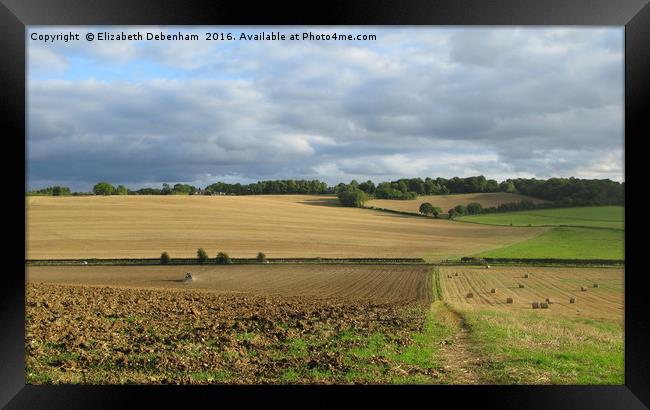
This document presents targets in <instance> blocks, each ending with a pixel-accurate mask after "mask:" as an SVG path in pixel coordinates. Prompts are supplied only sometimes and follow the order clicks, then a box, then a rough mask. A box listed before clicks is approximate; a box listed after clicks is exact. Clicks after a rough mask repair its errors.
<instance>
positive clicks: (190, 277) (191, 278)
mask: <svg viewBox="0 0 650 410" xmlns="http://www.w3.org/2000/svg"><path fill="white" fill-rule="evenodd" d="M192 281H194V276H193V275H192V272H187V273H186V274H185V282H192Z"/></svg>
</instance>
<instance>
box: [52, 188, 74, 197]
mask: <svg viewBox="0 0 650 410" xmlns="http://www.w3.org/2000/svg"><path fill="white" fill-rule="evenodd" d="M61 195H70V188H68V187H67V186H58V185H55V186H53V187H52V196H61Z"/></svg>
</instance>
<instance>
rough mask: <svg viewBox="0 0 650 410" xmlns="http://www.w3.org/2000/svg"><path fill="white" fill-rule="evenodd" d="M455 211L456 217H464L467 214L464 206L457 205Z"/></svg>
mask: <svg viewBox="0 0 650 410" xmlns="http://www.w3.org/2000/svg"><path fill="white" fill-rule="evenodd" d="M454 211H455V213H456V215H458V216H462V215H465V214H466V213H467V209H465V206H464V205H456V206H455V207H454Z"/></svg>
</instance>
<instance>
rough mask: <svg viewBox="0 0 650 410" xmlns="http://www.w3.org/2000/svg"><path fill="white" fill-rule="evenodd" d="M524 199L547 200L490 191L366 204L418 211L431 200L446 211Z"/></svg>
mask: <svg viewBox="0 0 650 410" xmlns="http://www.w3.org/2000/svg"><path fill="white" fill-rule="evenodd" d="M524 200H526V201H531V202H535V203H539V202H546V201H544V200H542V199H537V198H533V197H529V196H525V195H519V194H511V193H507V192H489V193H483V194H481V193H479V194H454V195H425V196H419V197H418V198H416V199H412V200H401V199H373V200H372V201H368V202H367V203H366V205H367V206H374V207H375V208H384V209H392V210H394V211H403V212H414V213H418V212H419V210H420V205H421V204H422V203H424V202H430V203H431V205H433V206H438V207H440V208H442V211H443V212H444V213H446V212H447V210H449V209H451V208H453V207H455V206H456V205H467V204H469V203H472V202H478V203H479V204H481V205H483V207H490V206H497V205H500V204H506V203H511V202H520V201H524Z"/></svg>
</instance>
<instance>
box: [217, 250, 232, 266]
mask: <svg viewBox="0 0 650 410" xmlns="http://www.w3.org/2000/svg"><path fill="white" fill-rule="evenodd" d="M217 264H219V265H231V264H232V260H231V259H230V256H228V254H227V253H225V252H219V254H218V255H217Z"/></svg>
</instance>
